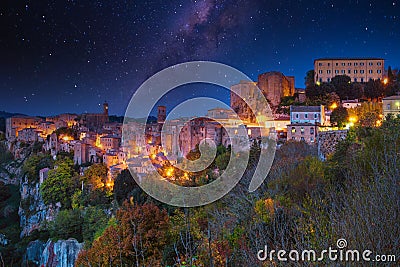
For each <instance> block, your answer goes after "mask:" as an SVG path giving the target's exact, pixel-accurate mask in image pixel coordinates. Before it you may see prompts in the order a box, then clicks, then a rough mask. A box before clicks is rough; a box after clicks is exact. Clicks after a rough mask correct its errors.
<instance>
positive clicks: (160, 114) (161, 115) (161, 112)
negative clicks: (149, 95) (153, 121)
mask: <svg viewBox="0 0 400 267" xmlns="http://www.w3.org/2000/svg"><path fill="white" fill-rule="evenodd" d="M166 117H167V114H166V107H165V106H158V108H157V122H158V123H164V121H165V119H166Z"/></svg>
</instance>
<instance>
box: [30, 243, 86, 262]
mask: <svg viewBox="0 0 400 267" xmlns="http://www.w3.org/2000/svg"><path fill="white" fill-rule="evenodd" d="M82 248H83V243H79V242H78V241H76V240H75V239H72V238H71V239H68V240H58V241H57V242H54V241H51V240H49V241H47V243H44V242H42V241H40V240H35V241H32V242H30V243H29V245H28V247H27V249H26V253H25V257H24V262H23V266H27V265H28V264H33V265H36V266H46V267H73V266H74V264H75V261H76V258H77V257H78V254H79V252H80V251H81V250H82ZM29 266H32V265H29Z"/></svg>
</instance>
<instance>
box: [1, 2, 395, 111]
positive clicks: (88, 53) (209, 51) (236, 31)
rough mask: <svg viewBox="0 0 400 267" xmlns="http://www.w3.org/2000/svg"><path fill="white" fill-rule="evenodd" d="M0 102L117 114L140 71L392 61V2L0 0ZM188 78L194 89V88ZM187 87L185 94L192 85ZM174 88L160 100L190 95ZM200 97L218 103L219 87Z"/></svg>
mask: <svg viewBox="0 0 400 267" xmlns="http://www.w3.org/2000/svg"><path fill="white" fill-rule="evenodd" d="M0 28H1V35H0V36H1V37H0V88H1V97H0V110H5V111H8V112H20V113H25V114H29V115H54V114H58V113H64V112H74V113H82V112H98V111H101V107H100V106H99V105H101V104H102V103H103V102H104V101H105V100H106V101H107V102H108V103H109V105H110V113H111V114H116V115H123V114H124V112H125V108H126V106H127V104H128V101H129V99H130V98H131V96H132V94H133V92H134V91H135V89H136V88H138V86H140V84H141V83H142V82H144V81H145V80H146V79H147V78H148V77H150V76H151V75H153V74H154V73H156V72H157V71H159V70H161V69H163V68H164V67H167V66H171V65H174V64H177V63H181V62H185V61H190V60H212V61H218V62H221V63H225V64H228V65H231V66H233V67H235V68H237V69H239V70H241V71H242V72H244V73H246V74H247V75H248V76H249V77H251V78H252V79H257V75H258V74H260V73H262V72H266V71H271V70H277V71H281V72H283V73H284V74H285V75H294V76H295V77H296V87H300V88H304V76H305V73H306V71H307V70H310V69H312V68H313V60H314V59H315V58H319V57H383V58H384V59H386V63H385V65H386V66H385V67H387V66H389V65H391V66H392V67H393V68H396V67H400V48H399V47H400V1H396V0H393V1H362V0H360V1H355V0H352V1H320V0H318V1H282V0H279V1H278V0H275V1H257V0H251V1H250V0H248V1H243V0H227V1H215V0H204V1H201V0H198V1H166V0H160V1H104V2H100V1H48V3H46V1H15V0H11V1H1V3H0ZM198 87H199V86H197V90H198ZM191 90H192V91H193V92H192V91H191ZM195 92H197V91H196V89H195V87H188V88H186V89H185V88H179V90H175V92H174V93H173V95H172V96H173V97H169V98H168V97H167V98H166V99H165V100H164V102H165V103H164V104H166V105H173V104H174V103H173V102H174V101H179V100H180V98H186V97H188V95H194V94H196V93H195ZM201 94H202V95H209V96H215V97H217V98H219V99H221V100H223V101H225V102H228V101H229V99H228V95H229V94H228V93H227V91H226V90H223V89H218V88H215V87H212V86H207V85H202V90H201Z"/></svg>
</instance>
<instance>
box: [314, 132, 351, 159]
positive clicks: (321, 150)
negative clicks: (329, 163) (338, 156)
mask: <svg viewBox="0 0 400 267" xmlns="http://www.w3.org/2000/svg"><path fill="white" fill-rule="evenodd" d="M347 133H348V131H347V130H340V131H327V132H320V133H319V134H318V137H317V138H318V141H317V142H318V156H319V158H320V159H321V160H326V159H327V157H328V156H329V155H331V154H333V153H334V152H335V150H336V146H337V144H338V143H339V142H340V141H342V140H345V139H346V137H347Z"/></svg>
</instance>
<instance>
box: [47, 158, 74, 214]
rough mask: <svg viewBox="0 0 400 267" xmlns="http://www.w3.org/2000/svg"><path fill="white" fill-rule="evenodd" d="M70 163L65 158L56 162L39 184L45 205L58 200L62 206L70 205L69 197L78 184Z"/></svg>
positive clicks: (67, 206)
mask: <svg viewBox="0 0 400 267" xmlns="http://www.w3.org/2000/svg"><path fill="white" fill-rule="evenodd" d="M72 165H73V162H72V161H71V160H70V159H65V160H64V161H61V162H57V163H56V168H55V169H53V170H50V171H49V174H48V177H47V179H46V180H44V182H43V183H42V185H41V186H40V192H41V193H42V197H43V201H44V203H45V204H46V205H49V204H56V203H58V202H60V203H61V205H62V207H63V208H69V207H71V197H72V195H73V192H74V190H75V189H76V188H77V187H78V184H79V182H78V181H79V180H78V178H77V174H76V173H75V172H74V170H73V168H72Z"/></svg>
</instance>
